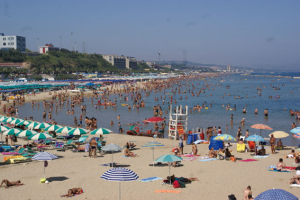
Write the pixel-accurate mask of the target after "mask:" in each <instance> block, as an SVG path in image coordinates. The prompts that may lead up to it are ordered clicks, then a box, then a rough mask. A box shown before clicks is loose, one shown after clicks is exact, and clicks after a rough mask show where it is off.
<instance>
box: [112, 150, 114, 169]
mask: <svg viewBox="0 0 300 200" xmlns="http://www.w3.org/2000/svg"><path fill="white" fill-rule="evenodd" d="M113 156H114V155H113V153H112V152H111V167H114V159H113Z"/></svg>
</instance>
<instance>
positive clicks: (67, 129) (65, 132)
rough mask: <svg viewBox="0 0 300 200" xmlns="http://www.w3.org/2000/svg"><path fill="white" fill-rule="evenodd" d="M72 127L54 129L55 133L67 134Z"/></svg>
mask: <svg viewBox="0 0 300 200" xmlns="http://www.w3.org/2000/svg"><path fill="white" fill-rule="evenodd" d="M72 129H73V128H70V127H62V128H60V129H57V130H56V133H64V134H67V133H68V132H69V131H70V130H72Z"/></svg>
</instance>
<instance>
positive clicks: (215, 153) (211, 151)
mask: <svg viewBox="0 0 300 200" xmlns="http://www.w3.org/2000/svg"><path fill="white" fill-rule="evenodd" d="M208 157H210V158H216V157H217V152H215V151H214V148H213V147H211V148H210V151H209V152H208Z"/></svg>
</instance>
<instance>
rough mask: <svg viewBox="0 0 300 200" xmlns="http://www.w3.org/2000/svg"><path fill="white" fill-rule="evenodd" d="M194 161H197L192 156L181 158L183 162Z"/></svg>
mask: <svg viewBox="0 0 300 200" xmlns="http://www.w3.org/2000/svg"><path fill="white" fill-rule="evenodd" d="M196 159H197V157H196V156H194V157H187V158H183V159H182V160H183V161H193V160H196Z"/></svg>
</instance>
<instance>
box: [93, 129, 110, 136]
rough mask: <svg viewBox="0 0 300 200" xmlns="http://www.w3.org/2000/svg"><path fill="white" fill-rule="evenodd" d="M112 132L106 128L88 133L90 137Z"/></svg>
mask: <svg viewBox="0 0 300 200" xmlns="http://www.w3.org/2000/svg"><path fill="white" fill-rule="evenodd" d="M111 132H112V131H111V130H109V129H106V128H99V129H96V130H93V131H92V132H90V134H91V135H103V134H109V133H111Z"/></svg>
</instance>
